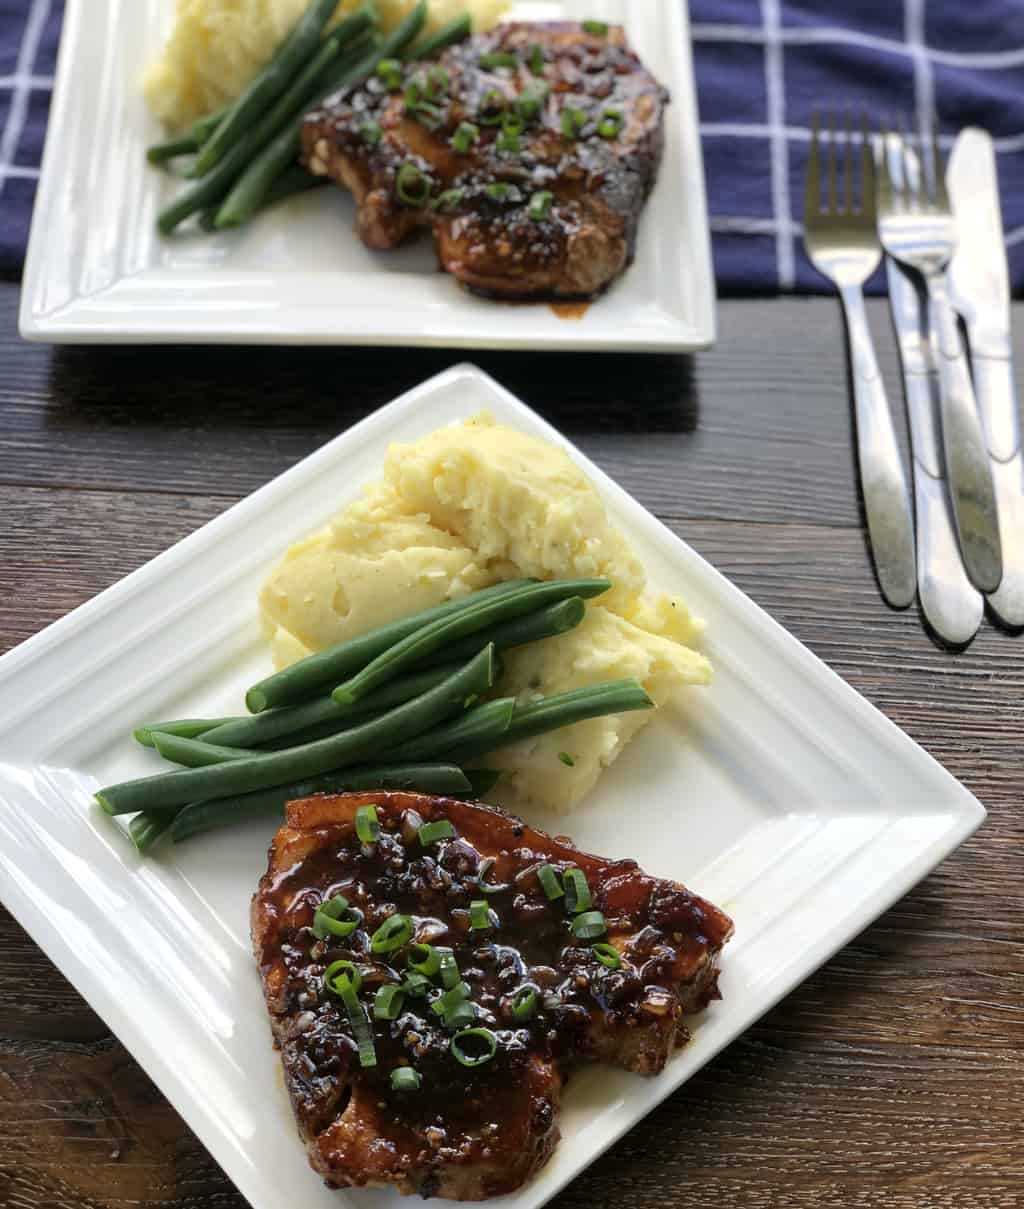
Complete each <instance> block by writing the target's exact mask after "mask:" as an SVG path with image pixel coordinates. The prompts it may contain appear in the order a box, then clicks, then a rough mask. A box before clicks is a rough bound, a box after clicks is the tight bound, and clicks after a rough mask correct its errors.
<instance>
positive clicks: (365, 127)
mask: <svg viewBox="0 0 1024 1209" xmlns="http://www.w3.org/2000/svg"><path fill="white" fill-rule="evenodd" d="M359 137H360V138H361V139H362V140H363V142H364V143H368V144H369V145H370V146H371V147H376V146H377V144H378V143H379V142H380V140H381V139H382V138H383V137H384V131H383V130H382V129H381V125H380V122H375V121H374V120H373V118H367V119H366V121H365V122H363V124H362V125H361V126H360V127H359Z"/></svg>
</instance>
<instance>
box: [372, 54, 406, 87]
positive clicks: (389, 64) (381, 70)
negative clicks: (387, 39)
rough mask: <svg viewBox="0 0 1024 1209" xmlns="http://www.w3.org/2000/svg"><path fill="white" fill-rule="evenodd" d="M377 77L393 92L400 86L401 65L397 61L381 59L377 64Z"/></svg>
mask: <svg viewBox="0 0 1024 1209" xmlns="http://www.w3.org/2000/svg"><path fill="white" fill-rule="evenodd" d="M377 75H378V76H379V77H380V78H381V79H382V80H383V81H384V83H385V84H386V85H387V86H388V88H390V89H391V90H392V92H393V91H394V90H395V89H396V88H400V87H401V85H402V64H401V62H400V61H399V60H398V59H381V61H380V62H379V63H378V64H377Z"/></svg>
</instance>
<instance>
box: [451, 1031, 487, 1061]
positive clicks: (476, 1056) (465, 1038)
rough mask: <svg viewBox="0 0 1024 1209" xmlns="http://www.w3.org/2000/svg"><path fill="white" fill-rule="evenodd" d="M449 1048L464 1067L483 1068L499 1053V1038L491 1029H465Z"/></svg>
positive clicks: (457, 1034) (457, 1035) (456, 1036)
mask: <svg viewBox="0 0 1024 1209" xmlns="http://www.w3.org/2000/svg"><path fill="white" fill-rule="evenodd" d="M448 1048H449V1049H450V1050H451V1051H452V1057H453V1058H454V1059H455V1061H456V1062H459V1063H461V1064H462V1065H463V1066H483V1065H484V1063H485V1062H490V1060H491V1059H492V1058H493V1057H494V1055H495V1054H496V1053H497V1052H498V1038H497V1037H496V1036H495V1035H494V1034H493V1033H492V1032H491V1030H490V1029H489V1028H464V1029H463V1030H462V1032H460V1033H456V1034H455V1036H454V1037H453V1038H452V1039H451V1041H450V1042H449V1044H448Z"/></svg>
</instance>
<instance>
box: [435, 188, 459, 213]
mask: <svg viewBox="0 0 1024 1209" xmlns="http://www.w3.org/2000/svg"><path fill="white" fill-rule="evenodd" d="M464 193H465V190H464V189H445V191H444V192H443V193H441V194H440V195H439V196H438V198H437V201H435V202H434V209H435V210H437V211H439V212H440V213H441V214H445V213H447V212H448V211H449V210H454V209H455V207H456V206H457V205H458V204H459V202H460V201H462V195H463V194H464Z"/></svg>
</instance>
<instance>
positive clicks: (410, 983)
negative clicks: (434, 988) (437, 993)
mask: <svg viewBox="0 0 1024 1209" xmlns="http://www.w3.org/2000/svg"><path fill="white" fill-rule="evenodd" d="M430 985H431V984H430V979H429V978H428V977H427V976H426V974H417V973H415V972H413V973H412V974H406V976H405V978H404V980H403V981H402V990H403V991H404V992H405V993H406V994H407V995H411V996H412V997H413V998H414V999H419V998H420V996H421V995H425V994H426V993H427V991H429V990H430Z"/></svg>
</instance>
